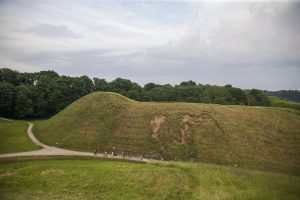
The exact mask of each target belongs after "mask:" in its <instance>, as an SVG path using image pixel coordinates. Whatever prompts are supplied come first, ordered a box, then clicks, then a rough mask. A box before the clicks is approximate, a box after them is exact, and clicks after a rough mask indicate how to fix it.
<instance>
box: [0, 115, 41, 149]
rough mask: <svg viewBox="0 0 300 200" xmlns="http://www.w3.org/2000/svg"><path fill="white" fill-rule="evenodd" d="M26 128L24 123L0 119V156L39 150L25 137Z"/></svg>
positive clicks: (26, 125)
mask: <svg viewBox="0 0 300 200" xmlns="http://www.w3.org/2000/svg"><path fill="white" fill-rule="evenodd" d="M27 127H28V124H27V123H26V122H24V121H18V120H14V121H6V120H2V119H0V154H3V153H15V152H22V151H32V150H38V149H40V148H39V147H37V146H36V145H34V144H33V143H32V141H31V140H30V139H29V137H28V136H27Z"/></svg>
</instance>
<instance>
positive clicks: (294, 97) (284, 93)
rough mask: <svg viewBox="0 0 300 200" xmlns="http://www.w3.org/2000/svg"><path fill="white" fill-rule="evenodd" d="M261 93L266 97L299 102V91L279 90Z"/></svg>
mask: <svg viewBox="0 0 300 200" xmlns="http://www.w3.org/2000/svg"><path fill="white" fill-rule="evenodd" d="M263 92H264V93H265V94H266V95H268V96H276V97H279V98H280V99H283V100H288V101H294V102H300V91H298V90H279V91H263Z"/></svg>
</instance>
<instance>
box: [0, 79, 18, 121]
mask: <svg viewBox="0 0 300 200" xmlns="http://www.w3.org/2000/svg"><path fill="white" fill-rule="evenodd" d="M15 96H16V88H15V86H14V85H13V84H11V83H8V82H6V81H2V82H0V114H1V116H3V117H12V116H13V114H14V113H13V111H14V110H13V107H14V101H15Z"/></svg>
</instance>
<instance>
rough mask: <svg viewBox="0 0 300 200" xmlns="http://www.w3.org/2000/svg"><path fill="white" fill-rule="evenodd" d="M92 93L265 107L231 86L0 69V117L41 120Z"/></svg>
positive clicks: (258, 96)
mask: <svg viewBox="0 0 300 200" xmlns="http://www.w3.org/2000/svg"><path fill="white" fill-rule="evenodd" d="M93 91H111V92H117V93H120V94H122V95H124V96H127V97H129V98H131V99H134V100H137V101H163V102H174V101H176V102H196V103H214V104H226V105H248V106H268V105H270V101H269V99H268V97H267V96H266V95H265V94H264V93H263V92H262V91H260V90H257V89H252V90H242V89H240V88H236V87H232V86H231V85H229V84H228V85H225V86H215V85H203V84H197V83H195V82H194V81H184V82H181V83H180V84H179V85H175V86H172V85H170V84H165V85H159V84H155V83H147V84H145V85H144V86H143V87H142V86H140V85H139V84H137V83H135V82H132V81H130V80H128V79H123V78H116V79H115V80H113V81H111V82H107V81H106V80H105V79H103V78H93V79H90V78H89V77H88V76H80V77H70V76H60V75H59V74H58V73H56V72H54V71H40V72H36V73H21V72H18V71H15V70H11V69H8V68H1V69H0V109H1V111H0V112H1V113H0V114H1V116H3V117H11V118H44V117H49V116H51V115H54V114H56V113H57V112H59V111H60V110H62V109H64V108H65V107H66V106H67V105H69V104H70V103H72V102H73V101H75V100H77V99H79V98H80V97H82V96H84V95H87V94H89V93H91V92H93Z"/></svg>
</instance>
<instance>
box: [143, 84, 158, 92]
mask: <svg viewBox="0 0 300 200" xmlns="http://www.w3.org/2000/svg"><path fill="white" fill-rule="evenodd" d="M158 86H160V85H157V84H155V83H147V84H145V85H144V90H145V91H149V90H151V89H153V88H155V87H158Z"/></svg>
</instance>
